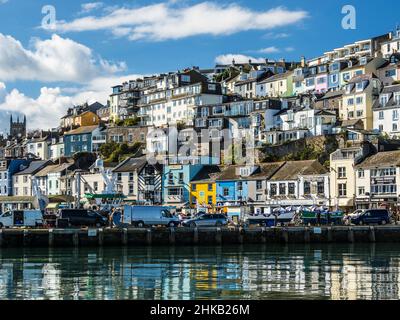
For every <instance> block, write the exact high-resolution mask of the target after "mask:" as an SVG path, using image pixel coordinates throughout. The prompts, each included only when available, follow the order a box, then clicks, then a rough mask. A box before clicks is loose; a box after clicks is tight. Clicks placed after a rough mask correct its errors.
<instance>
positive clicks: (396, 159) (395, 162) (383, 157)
mask: <svg viewBox="0 0 400 320" xmlns="http://www.w3.org/2000/svg"><path fill="white" fill-rule="evenodd" d="M382 166H400V150H396V151H387V152H379V153H377V154H374V155H373V156H371V157H369V158H367V159H365V160H364V161H363V162H361V163H360V164H359V165H357V166H356V168H365V169H366V168H373V167H382Z"/></svg>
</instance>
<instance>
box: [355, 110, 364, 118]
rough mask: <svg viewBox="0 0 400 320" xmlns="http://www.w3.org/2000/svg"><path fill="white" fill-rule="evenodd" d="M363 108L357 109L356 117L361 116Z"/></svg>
mask: <svg viewBox="0 0 400 320" xmlns="http://www.w3.org/2000/svg"><path fill="white" fill-rule="evenodd" d="M363 113H364V112H363V110H357V117H358V118H360V117H362V116H363Z"/></svg>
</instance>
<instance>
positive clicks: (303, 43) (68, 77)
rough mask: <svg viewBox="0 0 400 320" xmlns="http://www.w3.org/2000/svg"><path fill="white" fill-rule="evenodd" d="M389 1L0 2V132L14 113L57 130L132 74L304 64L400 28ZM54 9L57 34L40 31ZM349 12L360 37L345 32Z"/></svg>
mask: <svg viewBox="0 0 400 320" xmlns="http://www.w3.org/2000/svg"><path fill="white" fill-rule="evenodd" d="M384 3H385V5H384V6H380V7H381V8H380V9H379V10H380V11H379V12H378V11H377V5H376V2H372V1H371V2H370V1H361V0H358V1H351V0H350V1H349V0H348V1H325V2H322V1H316V0H307V1H298V0H297V1H296V0H286V1H279V0H270V1H264V0H246V1H244V0H239V1H228V0H224V1H215V2H214V1H208V2H204V1H194V0H193V1H191V0H170V1H164V2H163V1H145V0H139V1H118V0H117V1H110V0H104V1H101V2H100V1H98V2H94V1H93V2H90V1H88V0H86V1H78V0H74V1H62V0H52V1H48V0H47V1H42V0H35V1H31V0H30V1H27V0H8V1H7V0H0V132H2V131H6V130H7V129H8V128H7V127H4V126H2V125H1V123H3V122H2V119H4V117H6V116H8V114H9V112H18V111H19V112H24V113H26V114H27V116H28V120H29V119H30V120H31V121H29V123H30V127H31V128H34V127H46V126H54V127H55V126H57V123H55V121H56V119H57V118H58V117H59V116H60V114H62V113H63V112H64V110H65V109H66V108H67V106H68V105H71V104H73V103H79V102H84V101H86V100H87V101H93V100H99V101H101V102H105V100H106V98H107V93H108V92H109V90H110V89H109V87H110V86H111V85H112V84H114V83H113V82H115V81H120V80H123V79H128V78H130V77H135V76H136V75H144V74H153V73H159V72H166V71H174V70H178V69H182V68H184V67H188V66H200V67H202V68H207V67H212V66H213V65H214V64H215V62H216V59H217V57H219V60H224V59H223V57H224V55H228V54H233V55H239V54H240V55H244V56H251V57H254V58H264V57H268V58H271V59H277V58H282V57H284V58H285V59H286V60H299V58H300V56H302V55H304V56H306V57H307V58H311V57H315V56H318V55H321V54H322V53H323V52H324V51H327V50H330V49H333V48H336V47H339V46H342V45H344V44H347V43H350V42H352V41H356V40H360V39H364V38H368V37H370V36H375V35H380V34H384V33H386V32H389V31H391V30H392V29H394V27H395V26H396V24H397V23H399V24H400V16H399V15H398V12H400V2H399V1H394V0H385V1H384ZM48 4H51V5H52V6H54V8H55V9H56V18H57V23H56V27H55V29H52V30H45V29H43V28H41V27H40V26H41V21H42V18H43V17H44V15H43V14H42V12H41V11H42V7H43V6H45V5H48ZM347 4H351V5H353V6H355V8H356V10H357V11H356V12H357V28H356V30H344V29H342V27H341V20H342V17H343V15H342V13H341V8H342V7H343V6H344V5H347ZM269 10H275V11H274V12H270V11H269ZM275 13H276V14H275ZM160 21H161V22H160ZM263 49H264V52H265V53H263V51H262V50H263ZM226 59H227V58H225V60H226Z"/></svg>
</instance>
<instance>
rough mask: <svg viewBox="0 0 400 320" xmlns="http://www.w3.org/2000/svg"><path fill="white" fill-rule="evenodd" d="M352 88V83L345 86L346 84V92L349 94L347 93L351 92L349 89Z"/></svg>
mask: <svg viewBox="0 0 400 320" xmlns="http://www.w3.org/2000/svg"><path fill="white" fill-rule="evenodd" d="M352 89H353V85H352V84H348V85H347V86H346V93H347V94H349V93H351V90H352Z"/></svg>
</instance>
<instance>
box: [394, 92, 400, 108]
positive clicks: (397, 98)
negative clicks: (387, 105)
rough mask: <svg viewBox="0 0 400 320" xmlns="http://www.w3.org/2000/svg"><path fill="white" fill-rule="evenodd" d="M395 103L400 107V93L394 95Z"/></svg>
mask: <svg viewBox="0 0 400 320" xmlns="http://www.w3.org/2000/svg"><path fill="white" fill-rule="evenodd" d="M394 101H395V102H396V105H398V106H399V105H400V92H398V93H396V94H395V95H394Z"/></svg>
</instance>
